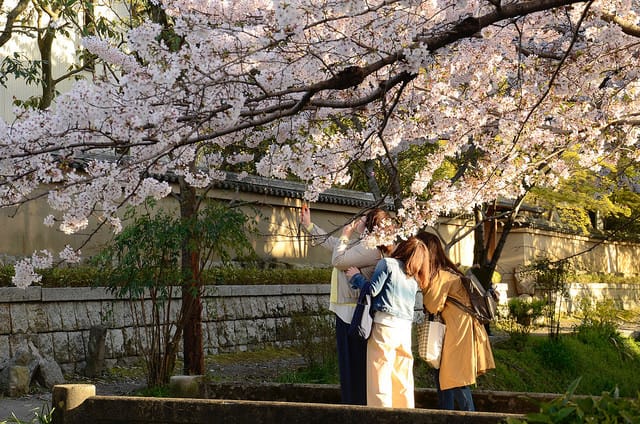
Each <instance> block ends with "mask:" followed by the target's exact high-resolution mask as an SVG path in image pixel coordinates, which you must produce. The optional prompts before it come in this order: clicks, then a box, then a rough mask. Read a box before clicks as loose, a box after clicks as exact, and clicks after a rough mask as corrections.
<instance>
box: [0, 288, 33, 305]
mask: <svg viewBox="0 0 640 424" xmlns="http://www.w3.org/2000/svg"><path fill="white" fill-rule="evenodd" d="M41 296H42V289H41V287H35V286H34V287H27V288H26V289H20V288H18V287H0V303H4V302H7V303H15V302H38V301H40V300H41V299H42V297H41Z"/></svg>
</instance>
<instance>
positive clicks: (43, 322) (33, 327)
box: [26, 303, 49, 333]
mask: <svg viewBox="0 0 640 424" xmlns="http://www.w3.org/2000/svg"><path fill="white" fill-rule="evenodd" d="M26 307H27V318H28V326H29V327H28V328H29V332H30V333H44V332H47V331H49V319H48V318H47V313H46V311H45V308H46V304H45V303H27V304H26Z"/></svg>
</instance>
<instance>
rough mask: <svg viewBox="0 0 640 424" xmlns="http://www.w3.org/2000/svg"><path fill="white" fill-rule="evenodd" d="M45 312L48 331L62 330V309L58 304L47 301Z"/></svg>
mask: <svg viewBox="0 0 640 424" xmlns="http://www.w3.org/2000/svg"><path fill="white" fill-rule="evenodd" d="M46 312H47V322H48V323H49V331H62V330H63V328H62V310H61V309H60V304H59V303H56V302H52V303H48V304H47V309H46Z"/></svg>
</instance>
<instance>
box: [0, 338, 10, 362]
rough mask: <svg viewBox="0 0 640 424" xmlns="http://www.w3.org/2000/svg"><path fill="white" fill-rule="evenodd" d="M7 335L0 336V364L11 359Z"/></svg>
mask: <svg viewBox="0 0 640 424" xmlns="http://www.w3.org/2000/svg"><path fill="white" fill-rule="evenodd" d="M9 340H10V337H9V336H8V335H3V334H0V362H1V361H2V359H5V358H10V357H11V343H10V342H9Z"/></svg>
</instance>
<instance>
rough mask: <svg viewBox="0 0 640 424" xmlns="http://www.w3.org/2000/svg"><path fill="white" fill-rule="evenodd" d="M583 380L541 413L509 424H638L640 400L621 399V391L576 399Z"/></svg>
mask: <svg viewBox="0 0 640 424" xmlns="http://www.w3.org/2000/svg"><path fill="white" fill-rule="evenodd" d="M579 382H580V379H577V380H576V381H574V382H573V383H572V384H571V386H570V387H569V390H568V391H567V393H566V394H565V395H564V396H562V397H559V398H557V399H554V400H552V401H551V402H546V403H543V404H542V405H541V406H540V412H536V413H530V414H527V415H526V418H525V419H524V420H520V419H514V418H508V419H507V423H508V424H520V423H637V422H638V417H640V397H636V398H621V397H619V395H618V391H617V390H614V392H613V393H609V392H603V393H602V396H600V397H580V398H575V397H574V392H575V390H576V387H577V386H578V383H579Z"/></svg>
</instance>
